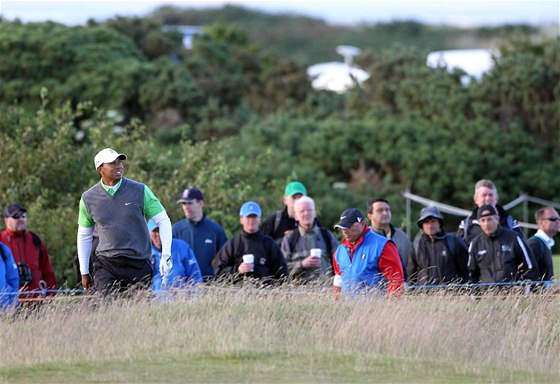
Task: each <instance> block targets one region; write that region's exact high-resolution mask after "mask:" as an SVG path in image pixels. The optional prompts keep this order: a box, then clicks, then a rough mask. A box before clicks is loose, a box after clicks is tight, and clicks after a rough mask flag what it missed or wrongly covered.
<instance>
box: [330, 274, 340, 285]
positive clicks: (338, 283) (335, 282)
mask: <svg viewBox="0 0 560 384" xmlns="http://www.w3.org/2000/svg"><path fill="white" fill-rule="evenodd" d="M332 285H334V286H335V287H342V276H340V275H334V278H333V284H332Z"/></svg>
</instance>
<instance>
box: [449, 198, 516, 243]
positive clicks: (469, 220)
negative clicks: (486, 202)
mask: <svg viewBox="0 0 560 384" xmlns="http://www.w3.org/2000/svg"><path fill="white" fill-rule="evenodd" d="M496 209H497V210H498V214H499V215H500V226H501V227H503V228H505V229H509V230H511V231H515V232H517V233H518V234H519V235H520V236H521V237H522V238H523V239H524V238H525V235H524V234H523V231H522V230H521V227H520V226H519V223H518V222H517V220H515V219H514V218H513V217H512V216H511V215H510V214H509V213H507V211H506V210H505V209H504V208H503V207H502V206H501V205H500V204H496ZM477 211H478V207H477V208H475V209H474V210H473V211H472V212H471V214H470V215H469V216H467V217H466V218H465V219H464V220H462V221H461V224H459V229H458V230H457V236H458V237H459V238H460V239H463V241H464V242H465V243H466V244H467V245H468V244H470V243H471V241H472V240H473V239H474V238H475V237H477V236H478V235H480V234H481V233H482V229H481V228H480V224H479V222H478V219H477V218H476V213H477Z"/></svg>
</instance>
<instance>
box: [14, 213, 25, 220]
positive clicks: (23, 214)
mask: <svg viewBox="0 0 560 384" xmlns="http://www.w3.org/2000/svg"><path fill="white" fill-rule="evenodd" d="M26 217H27V213H24V212H22V213H16V214H15V215H12V216H11V218H12V219H25V218H26Z"/></svg>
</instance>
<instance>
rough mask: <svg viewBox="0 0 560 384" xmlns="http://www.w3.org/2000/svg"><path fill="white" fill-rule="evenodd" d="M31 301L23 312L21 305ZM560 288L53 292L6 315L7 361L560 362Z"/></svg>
mask: <svg viewBox="0 0 560 384" xmlns="http://www.w3.org/2000/svg"><path fill="white" fill-rule="evenodd" d="M23 312H25V311H23ZM558 315H560V299H559V297H558V296H549V297H547V296H537V295H534V296H524V295H511V296H501V297H492V296H483V297H480V298H473V297H470V296H465V295H463V296H455V295H445V294H442V295H415V296H404V297H402V298H401V299H399V300H396V301H386V300H384V299H379V298H373V299H363V298H361V299H353V300H346V301H342V302H337V303H334V302H333V301H332V299H331V296H330V292H329V291H328V290H324V291H319V290H298V289H295V288H286V287H284V288H274V289H257V288H243V289H237V288H219V287H213V288H206V289H205V290H204V291H201V292H199V293H198V294H196V295H194V296H193V295H179V296H178V297H177V298H175V299H174V300H173V301H171V302H162V301H157V300H149V299H146V298H144V297H139V298H134V299H127V300H115V301H112V302H104V301H97V300H85V299H73V300H71V299H67V300H60V299H59V300H55V301H53V302H51V303H49V304H48V305H44V306H43V307H42V308H41V309H40V310H38V311H35V312H32V313H27V314H24V313H22V314H20V315H17V316H15V317H13V316H4V317H2V318H1V319H0V340H1V341H2V348H0V367H9V366H14V365H21V364H35V363H47V362H55V361H63V362H69V363H73V362H79V361H83V360H92V361H96V360H107V359H115V358H117V359H124V360H127V359H136V358H140V357H142V358H145V357H149V356H156V355H157V354H158V353H169V354H180V355H182V356H188V355H200V354H204V355H210V356H215V357H217V358H219V357H232V356H233V357H235V356H253V355H254V356H259V355H263V354H264V355H268V356H274V355H278V356H301V357H302V358H307V359H313V357H314V356H317V355H318V354H320V355H321V356H323V357H324V356H332V359H333V364H335V363H336V356H340V355H341V354H343V355H349V354H350V355H355V356H366V357H367V356H369V357H371V356H379V355H386V356H394V357H404V358H410V359H422V360H435V361H449V362H454V363H464V364H469V365H471V364H472V365H480V366H481V369H483V366H494V367H507V368H509V369H511V368H512V367H515V368H517V369H521V370H529V371H538V372H548V373H555V372H560V321H559V316H558Z"/></svg>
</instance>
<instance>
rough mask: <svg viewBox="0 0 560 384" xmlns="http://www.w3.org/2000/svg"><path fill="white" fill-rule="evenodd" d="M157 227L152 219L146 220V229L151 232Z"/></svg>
mask: <svg viewBox="0 0 560 384" xmlns="http://www.w3.org/2000/svg"><path fill="white" fill-rule="evenodd" d="M157 227H158V225H157V224H156V222H155V221H153V220H152V219H150V220H148V231H150V232H152V231H153V230H154V229H156V228H157Z"/></svg>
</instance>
